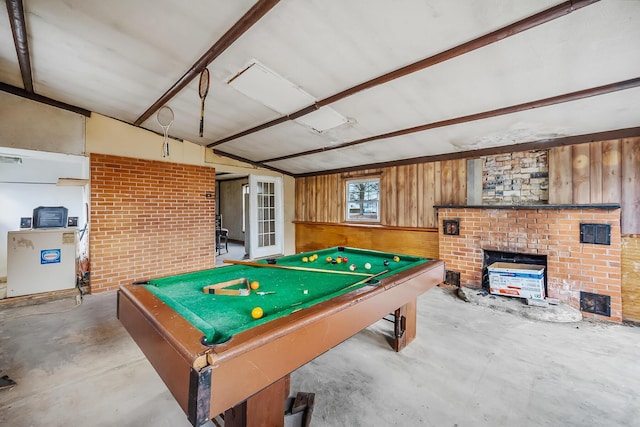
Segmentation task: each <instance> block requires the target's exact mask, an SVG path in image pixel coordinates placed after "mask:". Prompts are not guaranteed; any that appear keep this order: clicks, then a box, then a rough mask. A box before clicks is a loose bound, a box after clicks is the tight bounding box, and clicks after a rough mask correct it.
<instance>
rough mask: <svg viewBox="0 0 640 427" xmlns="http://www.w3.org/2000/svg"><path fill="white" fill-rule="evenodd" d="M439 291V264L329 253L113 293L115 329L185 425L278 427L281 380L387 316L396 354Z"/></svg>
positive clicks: (358, 252)
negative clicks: (426, 299) (217, 422)
mask: <svg viewBox="0 0 640 427" xmlns="http://www.w3.org/2000/svg"><path fill="white" fill-rule="evenodd" d="M338 259H339V260H340V261H338ZM443 280H444V263H443V262H442V261H439V260H433V259H426V258H420V257H414V256H407V255H401V254H390V253H385V252H378V251H371V250H364V249H356V248H346V247H335V248H329V249H324V250H319V251H317V252H310V253H301V254H296V255H291V256H285V257H280V258H276V259H270V260H261V261H257V262H255V263H253V262H249V263H247V264H244V263H243V264H235V265H230V266H226V267H218V268H214V269H210V270H204V271H197V272H192V273H186V274H181V275H176V276H169V277H162V278H157V279H152V280H149V281H144V282H136V283H135V284H131V285H123V286H121V287H120V289H119V291H118V318H119V319H120V321H121V322H122V324H123V325H124V327H125V328H126V329H127V331H128V332H129V334H130V335H131V336H132V338H133V339H134V340H135V341H136V343H137V344H138V346H139V347H140V348H141V350H142V351H143V353H144V354H145V356H146V357H147V359H148V360H149V361H150V363H151V364H152V365H153V367H154V369H155V370H156V371H157V373H158V374H159V375H160V377H161V378H162V380H163V381H164V382H165V384H166V385H167V387H168V389H169V390H170V392H171V393H172V394H173V396H174V398H175V399H176V401H177V402H178V403H179V404H180V406H181V407H182V409H183V410H184V411H185V413H186V414H187V417H188V419H189V421H190V422H191V424H192V425H194V426H200V425H202V424H204V423H205V422H207V421H208V420H209V419H211V418H213V417H215V416H217V415H219V414H222V413H224V419H225V426H227V427H229V426H231V427H233V426H257V425H283V423H284V410H283V407H284V399H285V398H286V397H287V396H288V393H289V375H290V373H291V372H293V371H294V370H296V369H297V368H299V367H300V366H302V365H304V364H305V363H307V362H309V361H311V360H313V359H314V358H315V357H317V356H319V355H321V354H322V353H324V352H326V351H328V350H330V349H331V348H333V347H334V346H336V345H337V344H339V343H341V342H342V341H344V340H346V339H347V338H349V337H351V336H352V335H354V334H356V333H358V332H359V331H361V330H362V329H364V328H366V327H367V326H369V325H371V324H372V323H374V322H376V321H377V320H379V319H381V318H383V317H385V316H386V315H388V314H389V313H394V319H395V333H394V335H395V342H394V348H395V350H396V351H399V350H401V349H402V348H403V347H404V346H406V345H407V344H409V342H411V340H413V338H414V337H415V334H416V328H415V322H416V298H417V297H418V296H419V295H421V294H422V293H424V292H426V291H427V290H428V289H430V288H432V287H433V286H435V285H437V284H439V283H441V282H442V281H443ZM253 282H257V285H256V284H254V286H253V287H256V286H257V287H258V288H257V289H251V284H253ZM256 307H260V309H261V311H262V316H261V317H258V318H254V317H253V316H252V311H253V309H254V308H256Z"/></svg>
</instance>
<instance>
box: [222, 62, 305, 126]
mask: <svg viewBox="0 0 640 427" xmlns="http://www.w3.org/2000/svg"><path fill="white" fill-rule="evenodd" d="M228 83H229V85H230V86H231V87H233V88H234V89H236V90H237V91H238V92H240V93H242V94H244V95H246V96H248V97H249V98H251V99H253V100H255V101H258V102H260V103H261V104H263V105H265V106H267V107H269V108H271V109H272V110H275V111H277V112H278V113H280V114H283V115H287V114H290V113H293V112H294V111H297V110H300V109H302V108H304V107H308V106H309V105H313V104H314V103H315V102H316V99H315V98H314V97H313V96H311V95H309V94H308V93H307V92H305V91H304V90H302V89H301V88H299V87H298V86H296V85H295V84H293V83H291V82H290V81H288V80H287V79H285V78H284V77H282V76H280V75H279V74H277V73H276V72H275V71H273V70H271V69H269V68H268V67H266V66H265V65H263V64H261V63H259V62H258V61H256V60H255V59H254V60H252V61H251V63H250V64H249V66H248V67H247V68H245V69H244V70H243V71H241V72H240V73H239V74H238V75H236V76H235V77H234V78H232V79H231V80H229V82H228Z"/></svg>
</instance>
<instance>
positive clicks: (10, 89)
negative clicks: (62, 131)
mask: <svg viewBox="0 0 640 427" xmlns="http://www.w3.org/2000/svg"><path fill="white" fill-rule="evenodd" d="M0 90H1V91H3V92H7V93H10V94H12V95H16V96H21V97H23V98H27V99H30V100H32V101H36V102H40V103H42V104H46V105H51V106H52V107H57V108H61V109H63V110H67V111H71V112H72V113H76V114H80V115H82V116H85V117H91V111H89V110H85V109H84V108H80V107H76V106H75V105H71V104H65V103H64V102H60V101H56V100H55V99H51V98H47V97H46V96H42V95H38V94H37V93H34V92H27V91H26V90H25V89H22V88H19V87H15V86H11V85H8V84H6V83H2V82H0Z"/></svg>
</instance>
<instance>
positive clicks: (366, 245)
mask: <svg viewBox="0 0 640 427" xmlns="http://www.w3.org/2000/svg"><path fill="white" fill-rule="evenodd" d="M331 246H350V247H355V248H362V249H373V250H378V251H385V252H390V253H397V254H406V255H415V256H422V257H426V258H438V230H437V229H435V228H422V229H410V228H402V227H384V226H381V225H376V226H365V225H354V224H330V223H316V222H297V223H296V252H309V251H315V250H319V249H324V248H327V247H331Z"/></svg>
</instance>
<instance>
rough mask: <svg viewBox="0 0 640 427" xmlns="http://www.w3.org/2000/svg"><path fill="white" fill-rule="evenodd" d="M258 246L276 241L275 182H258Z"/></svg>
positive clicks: (269, 244) (268, 244) (272, 243)
mask: <svg viewBox="0 0 640 427" xmlns="http://www.w3.org/2000/svg"><path fill="white" fill-rule="evenodd" d="M257 187H258V194H257V203H258V206H257V208H258V246H260V247H264V246H272V245H275V243H276V222H275V218H276V212H275V209H276V206H275V200H276V199H275V184H274V183H273V182H258V185H257Z"/></svg>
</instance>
